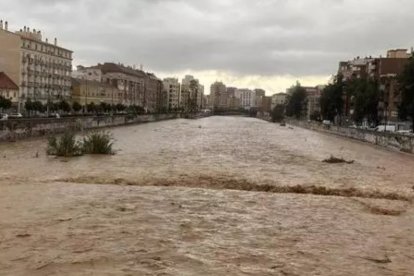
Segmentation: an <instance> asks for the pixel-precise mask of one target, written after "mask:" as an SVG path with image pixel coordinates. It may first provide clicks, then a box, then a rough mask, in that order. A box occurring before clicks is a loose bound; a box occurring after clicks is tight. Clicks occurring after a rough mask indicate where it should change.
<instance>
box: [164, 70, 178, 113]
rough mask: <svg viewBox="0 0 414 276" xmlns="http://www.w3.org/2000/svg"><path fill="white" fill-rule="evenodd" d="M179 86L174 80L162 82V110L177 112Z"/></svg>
mask: <svg viewBox="0 0 414 276" xmlns="http://www.w3.org/2000/svg"><path fill="white" fill-rule="evenodd" d="M180 89H181V84H180V82H179V81H178V79H176V78H165V79H164V80H163V93H164V96H165V97H164V100H165V102H164V108H166V109H167V110H168V111H173V110H177V109H178V108H179V107H180Z"/></svg>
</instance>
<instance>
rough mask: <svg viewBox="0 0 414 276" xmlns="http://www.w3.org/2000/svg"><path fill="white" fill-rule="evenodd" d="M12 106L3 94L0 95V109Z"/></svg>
mask: <svg viewBox="0 0 414 276" xmlns="http://www.w3.org/2000/svg"><path fill="white" fill-rule="evenodd" d="M11 106H12V102H11V100H9V99H6V98H5V97H3V96H0V109H9V108H10V107H11Z"/></svg>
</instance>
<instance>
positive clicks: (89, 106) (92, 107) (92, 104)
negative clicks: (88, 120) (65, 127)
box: [86, 102, 96, 113]
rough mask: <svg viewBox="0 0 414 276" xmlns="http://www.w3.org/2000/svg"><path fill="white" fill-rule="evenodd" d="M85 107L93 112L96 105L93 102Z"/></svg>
mask: <svg viewBox="0 0 414 276" xmlns="http://www.w3.org/2000/svg"><path fill="white" fill-rule="evenodd" d="M86 107H87V109H88V112H92V113H94V112H95V111H96V105H95V103H94V102H91V103H89V104H87V105H86Z"/></svg>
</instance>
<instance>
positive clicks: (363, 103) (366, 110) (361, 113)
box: [272, 57, 414, 129]
mask: <svg viewBox="0 0 414 276" xmlns="http://www.w3.org/2000/svg"><path fill="white" fill-rule="evenodd" d="M397 79H398V84H399V89H400V93H401V104H400V106H399V118H400V119H401V120H411V121H412V122H413V129H414V57H411V58H410V59H409V62H408V64H407V65H406V67H405V69H404V70H403V72H402V73H401V74H400V75H399V76H397ZM379 87H380V86H379V83H378V82H377V80H374V79H371V78H354V79H351V80H348V81H346V82H344V81H343V76H342V75H337V76H335V77H334V79H333V81H332V83H330V84H329V85H328V86H326V87H325V89H324V90H323V92H322V95H321V98H320V106H321V112H320V113H321V114H320V115H319V114H312V116H311V119H320V120H330V121H334V120H335V119H336V118H339V119H341V118H342V117H343V116H345V115H349V114H345V112H346V110H345V108H346V107H347V109H348V107H350V106H352V109H353V113H352V114H351V118H352V120H353V121H354V122H356V123H357V124H361V123H362V122H363V121H365V120H366V121H368V123H370V124H375V125H377V124H378V123H379V122H381V120H382V119H386V118H382V117H381V112H380V111H381V110H380V108H381V107H380V102H381V100H384V98H383V97H384V95H382V92H381V91H380V89H379ZM291 92H292V93H291V95H290V98H289V100H288V103H287V104H286V106H283V105H281V106H276V107H275V108H274V109H273V110H272V120H273V121H274V122H280V121H282V120H283V118H284V114H286V116H288V117H295V118H297V119H300V118H303V117H304V115H305V114H304V113H305V111H306V106H307V96H306V91H305V89H304V88H303V87H301V85H300V83H296V85H295V86H294V87H292V91H291Z"/></svg>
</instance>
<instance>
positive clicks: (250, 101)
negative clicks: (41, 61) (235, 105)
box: [236, 89, 256, 110]
mask: <svg viewBox="0 0 414 276" xmlns="http://www.w3.org/2000/svg"><path fill="white" fill-rule="evenodd" d="M236 98H238V99H240V103H241V107H242V108H244V109H246V110H250V109H251V108H255V107H256V93H255V92H254V91H253V90H250V89H237V90H236Z"/></svg>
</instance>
